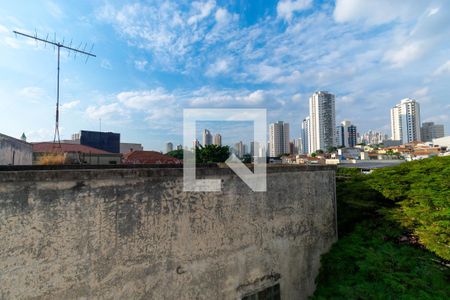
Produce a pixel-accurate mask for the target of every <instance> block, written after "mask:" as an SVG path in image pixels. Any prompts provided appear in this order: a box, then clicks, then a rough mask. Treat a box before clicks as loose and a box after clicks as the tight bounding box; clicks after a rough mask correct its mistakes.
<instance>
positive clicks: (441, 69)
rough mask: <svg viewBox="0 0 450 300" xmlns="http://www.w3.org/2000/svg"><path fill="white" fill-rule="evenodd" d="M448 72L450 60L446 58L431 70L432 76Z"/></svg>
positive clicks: (449, 70)
mask: <svg viewBox="0 0 450 300" xmlns="http://www.w3.org/2000/svg"><path fill="white" fill-rule="evenodd" d="M449 73H450V60H447V61H446V62H445V63H443V64H442V65H441V66H439V68H437V69H436V70H435V71H434V72H433V76H441V75H444V74H449Z"/></svg>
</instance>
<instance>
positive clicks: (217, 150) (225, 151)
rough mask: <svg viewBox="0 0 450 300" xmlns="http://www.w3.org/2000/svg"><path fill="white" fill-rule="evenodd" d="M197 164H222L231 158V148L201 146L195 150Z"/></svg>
mask: <svg viewBox="0 0 450 300" xmlns="http://www.w3.org/2000/svg"><path fill="white" fill-rule="evenodd" d="M195 154H196V161H197V163H200V164H201V163H222V162H225V161H226V160H227V159H228V157H229V156H230V147H228V146H218V145H206V146H200V147H197V148H196V149H195Z"/></svg>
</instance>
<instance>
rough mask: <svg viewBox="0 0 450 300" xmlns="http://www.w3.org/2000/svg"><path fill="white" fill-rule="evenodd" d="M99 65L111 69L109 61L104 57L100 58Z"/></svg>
mask: <svg viewBox="0 0 450 300" xmlns="http://www.w3.org/2000/svg"><path fill="white" fill-rule="evenodd" d="M100 67H102V68H103V69H106V70H112V65H111V62H110V61H109V60H107V59H106V58H104V59H102V61H101V62H100Z"/></svg>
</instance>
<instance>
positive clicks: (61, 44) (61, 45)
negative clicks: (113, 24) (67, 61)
mask: <svg viewBox="0 0 450 300" xmlns="http://www.w3.org/2000/svg"><path fill="white" fill-rule="evenodd" d="M13 32H14V33H15V34H16V35H17V34H19V35H22V36H24V37H27V38H30V39H34V40H36V41H37V42H42V43H45V44H50V45H53V46H54V47H57V48H58V68H57V81H56V121H55V134H54V136H53V143H54V144H56V141H58V146H59V147H61V140H60V137H59V66H60V54H61V48H64V49H67V50H68V51H69V55H70V51H74V53H75V58H76V55H77V53H80V54H82V55H86V63H87V61H88V59H89V57H90V56H92V57H96V55H95V54H92V53H91V51H92V49H93V48H94V45H92V47H91V50H90V51H86V46H87V44H84V48H83V49H82V50H81V46H82V44H80V46H79V47H78V48H73V47H72V42H70V44H69V45H68V46H66V45H64V39H63V41H62V42H59V41H56V36H55V38H54V40H53V41H50V40H49V39H48V35H47V37H46V38H45V39H41V38H39V37H38V36H37V33H36V35H35V36H32V35H29V34H26V33H22V32H19V31H15V30H14V31H13Z"/></svg>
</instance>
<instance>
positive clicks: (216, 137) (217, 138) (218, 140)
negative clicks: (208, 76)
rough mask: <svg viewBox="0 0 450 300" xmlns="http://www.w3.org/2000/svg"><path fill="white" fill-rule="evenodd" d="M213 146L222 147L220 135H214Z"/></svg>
mask: <svg viewBox="0 0 450 300" xmlns="http://www.w3.org/2000/svg"><path fill="white" fill-rule="evenodd" d="M214 145H216V146H222V135H220V133H217V134H215V135H214Z"/></svg>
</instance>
